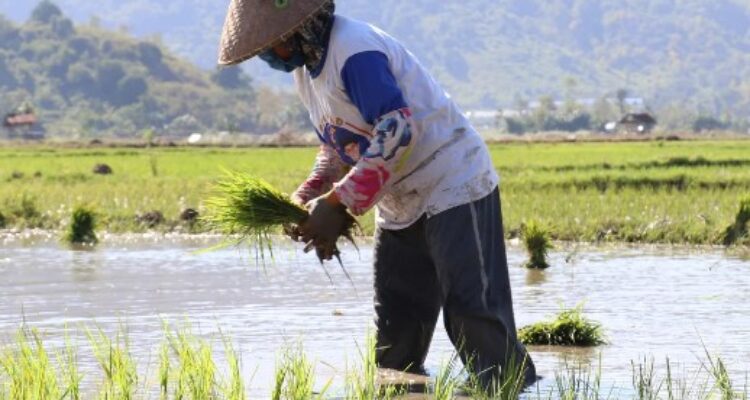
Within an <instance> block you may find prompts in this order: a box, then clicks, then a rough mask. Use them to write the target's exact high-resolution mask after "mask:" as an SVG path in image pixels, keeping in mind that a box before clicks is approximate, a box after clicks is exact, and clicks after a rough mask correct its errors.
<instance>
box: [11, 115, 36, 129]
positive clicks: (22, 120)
mask: <svg viewBox="0 0 750 400" xmlns="http://www.w3.org/2000/svg"><path fill="white" fill-rule="evenodd" d="M36 123H37V118H36V114H34V113H23V114H21V113H10V114H7V115H6V116H5V119H4V120H3V126H4V127H6V128H8V129H17V128H31V127H32V126H34V125H36Z"/></svg>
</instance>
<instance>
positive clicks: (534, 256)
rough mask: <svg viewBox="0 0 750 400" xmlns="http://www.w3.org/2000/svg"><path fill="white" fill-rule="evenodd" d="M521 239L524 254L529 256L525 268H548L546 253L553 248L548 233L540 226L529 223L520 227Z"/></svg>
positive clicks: (532, 222)
mask: <svg viewBox="0 0 750 400" xmlns="http://www.w3.org/2000/svg"><path fill="white" fill-rule="evenodd" d="M521 239H522V240H523V243H524V246H525V247H526V252H527V253H528V254H529V261H528V262H527V263H526V264H525V267H526V268H530V269H547V268H549V267H550V265H549V263H548V262H547V252H548V251H549V250H551V249H552V248H553V247H552V243H551V240H550V237H549V232H547V230H546V229H544V228H543V227H542V226H541V225H540V224H538V223H536V222H534V221H531V222H528V223H525V224H524V225H523V226H521Z"/></svg>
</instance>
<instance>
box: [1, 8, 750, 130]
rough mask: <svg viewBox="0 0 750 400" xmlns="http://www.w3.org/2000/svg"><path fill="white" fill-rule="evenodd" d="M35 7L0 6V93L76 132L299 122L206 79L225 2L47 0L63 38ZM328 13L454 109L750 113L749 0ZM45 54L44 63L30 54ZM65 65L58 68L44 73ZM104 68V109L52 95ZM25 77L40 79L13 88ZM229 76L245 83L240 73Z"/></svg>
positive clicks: (742, 116) (254, 70)
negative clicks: (368, 30)
mask: <svg viewBox="0 0 750 400" xmlns="http://www.w3.org/2000/svg"><path fill="white" fill-rule="evenodd" d="M34 3H35V2H34V1H33V0H32V1H29V2H25V1H23V2H18V1H13V0H0V12H7V13H8V14H9V15H12V16H13V18H14V19H15V20H16V21H19V20H20V21H21V22H16V23H15V25H14V24H12V23H10V22H8V21H2V22H0V32H2V33H1V34H2V35H4V36H3V40H2V42H1V43H0V48H1V49H0V51H1V52H2V53H0V54H2V56H0V86H4V88H3V89H0V90H3V91H6V92H7V91H8V88H9V87H11V88H13V91H18V90H26V91H27V92H30V93H32V94H33V96H34V98H35V102H36V103H37V104H38V105H42V106H44V105H47V106H49V107H47V108H49V109H60V107H61V104H63V103H64V104H69V105H71V106H74V107H80V108H82V109H83V110H85V111H86V112H90V113H91V114H92V115H91V116H88V117H87V120H89V121H94V122H91V123H89V124H87V125H86V126H90V127H91V128H92V129H98V128H101V127H105V128H106V127H107V125H108V124H111V123H115V125H123V126H125V127H127V124H124V123H122V122H117V120H122V119H126V120H127V119H128V118H127V115H132V114H133V113H141V114H145V113H146V111H145V110H148V114H149V117H148V118H147V119H145V120H143V121H139V122H137V123H136V124H135V125H137V126H136V128H139V129H140V128H142V127H145V126H150V125H153V126H168V125H169V124H170V123H171V122H172V121H174V120H175V119H176V118H179V117H181V116H185V115H189V116H193V117H194V118H195V119H197V120H198V121H199V123H200V125H203V126H206V127H210V128H221V127H224V128H227V127H229V128H232V127H237V126H239V127H241V128H242V130H253V131H258V130H259V129H261V130H262V129H270V128H269V126H271V127H277V126H278V125H280V124H281V125H283V124H285V123H287V122H285V121H288V120H289V119H290V118H291V119H292V120H294V121H297V122H295V123H297V124H298V123H299V121H300V120H301V119H303V118H304V117H303V115H304V114H303V113H300V112H299V109H298V105H294V106H293V107H291V109H283V110H279V104H287V103H289V101H286V100H289V98H288V97H285V98H284V99H283V100H284V101H281V100H279V98H278V95H272V96H271V99H270V100H268V101H266V102H265V103H266V104H265V105H263V104H259V103H263V101H262V100H263V99H261V98H259V99H258V100H259V101H257V102H253V99H252V91H250V90H249V89H248V90H245V89H239V90H235V91H230V90H225V89H224V88H222V87H221V86H220V85H216V84H215V82H216V80H215V79H214V80H212V79H211V73H212V72H204V71H214V64H215V60H216V53H217V43H218V38H219V32H220V29H221V25H222V22H223V18H224V14H225V12H226V5H227V3H228V0H216V1H213V2H206V1H203V0H181V1H176V0H163V1H159V2H156V1H153V0H127V1H116V0H100V1H97V2H91V1H88V0H57V2H56V3H58V4H59V5H60V6H61V8H62V9H63V10H64V11H65V12H66V14H67V13H69V14H70V15H71V18H72V19H73V20H75V21H78V25H77V26H76V27H75V28H73V29H72V32H69V31H70V30H71V29H69V28H70V26H69V24H65V23H63V24H62V25H60V23H57V24H54V23H53V24H49V23H43V22H34V21H33V19H32V21H31V22H27V21H26V18H28V17H27V16H28V15H29V13H30V12H31V10H32V7H34V6H35V4H34ZM102 10H107V11H106V12H102ZM338 10H339V13H341V14H345V15H349V16H352V17H355V18H359V19H363V20H366V21H370V22H373V23H374V24H376V25H379V26H380V27H382V28H384V29H385V30H387V31H388V32H390V33H391V34H393V35H394V36H395V37H397V38H398V39H400V40H402V41H403V42H405V43H406V44H407V46H408V47H409V48H410V49H411V50H412V51H413V52H414V53H415V54H416V55H417V56H418V57H419V58H420V60H421V61H422V62H423V63H424V64H425V65H426V66H427V67H428V68H429V69H430V70H431V71H432V72H433V73H434V74H435V75H436V77H437V78H438V80H439V81H440V82H441V83H443V84H444V86H445V87H446V89H447V90H448V91H449V92H450V93H451V94H452V95H453V96H454V97H455V98H456V99H457V100H458V102H459V103H460V105H461V106H462V107H463V108H464V109H475V108H491V109H494V108H501V107H502V108H506V109H507V108H517V107H518V106H519V105H520V104H524V103H527V102H529V101H532V102H533V101H537V100H540V98H542V97H544V96H548V97H547V98H546V99H545V101H549V100H558V101H564V100H566V99H567V100H570V99H591V101H595V100H600V99H601V98H602V97H610V98H611V97H614V94H615V93H616V91H618V90H619V89H627V90H628V92H629V93H630V95H631V96H634V97H640V98H643V99H644V100H645V104H646V105H647V106H648V107H649V108H650V109H651V110H652V111H654V112H655V113H656V114H657V117H658V118H659V121H660V122H663V124H661V126H662V127H665V126H666V127H668V128H678V129H684V128H690V127H691V126H692V125H693V123H694V122H695V121H697V120H701V118H702V119H703V120H705V119H706V117H707V116H710V117H713V118H717V119H719V120H721V121H722V122H731V123H732V124H731V126H740V127H745V126H747V121H748V117H750V115H749V114H750V111H748V110H750V1H748V0H716V1H711V2H708V1H705V0H681V1H674V0H627V1H614V0H548V1H541V0H475V1H472V2H469V3H467V2H462V1H457V0H445V1H441V2H437V3H436V2H432V1H430V2H428V1H425V0H417V1H411V2H401V1H396V0H381V1H380V2H378V3H377V4H376V5H373V3H372V2H370V1H365V0H340V1H338ZM63 19H64V18H63ZM91 21H93V22H94V23H92V22H91ZM96 26H102V27H106V28H107V29H110V30H116V31H118V32H119V33H116V34H115V33H111V32H105V31H104V30H103V29H102V28H97V27H96ZM44 32H46V33H44ZM124 32H130V34H132V35H134V37H142V38H144V37H145V38H148V37H159V38H161V42H160V43H162V45H155V44H154V43H153V42H142V41H137V40H135V39H133V38H132V37H129V36H127V35H126V34H125V33H124ZM8 38H14V39H13V40H9V39H8ZM79 42H87V43H89V44H92V46H93V47H94V48H95V49H96V52H95V53H86V54H91V55H92V56H94V57H87V58H81V54H82V53H81V50H82V49H83V48H81V47H76V46H79V45H81V44H80V43H79ZM107 43H116V44H117V45H116V46H110V45H107ZM140 47H143V48H144V49H147V50H139V48H140ZM21 48H23V49H21ZM127 48H129V49H130V50H127ZM154 48H156V49H158V51H159V52H160V53H161V60H162V61H161V64H159V63H156V64H154V62H157V61H159V59H158V57H157V58H155V59H148V57H147V56H145V55H144V54H141V52H142V51H145V52H146V53H149V52H150V53H152V54H156V52H154V51H153V49H154ZM19 49H20V53H18V51H19ZM148 49H151V50H148ZM166 49H170V50H171V52H174V53H171V52H170V51H167V50H166ZM45 52H46V53H45ZM46 54H50V55H52V56H53V57H51V58H48V57H42V58H39V55H46ZM172 54H176V55H178V56H180V57H183V58H184V59H186V60H189V61H191V62H192V63H193V64H194V65H199V66H200V67H201V68H202V69H203V70H204V71H201V70H200V69H198V68H194V67H192V66H190V65H188V64H187V63H185V62H180V61H179V60H178V59H177V58H176V57H175V56H174V55H172ZM35 57H37V58H35ZM144 57H145V58H144ZM55 60H57V61H55ZM68 61H72V63H70V65H69V66H68V67H64V66H62V65H61V66H55V65H53V64H54V63H55V62H63V64H65V63H67V62H68ZM108 63H115V64H120V65H121V66H123V68H124V69H125V72H126V74H125V75H126V76H127V77H128V80H127V82H125V81H123V82H122V89H123V90H125V89H126V88H129V89H130V90H131V91H130V92H127V91H126V90H125V91H120V92H118V91H116V90H114V89H113V88H112V87H110V88H107V89H106V90H102V89H103V88H102V87H100V88H99V90H100V92H102V91H103V92H104V93H106V96H107V97H109V96H114V97H112V98H109V99H108V101H104V102H101V101H100V100H101V99H100V97H101V96H94V95H93V94H96V93H92V92H86V91H84V92H81V91H77V90H74V91H73V92H74V93H68V92H65V93H62V94H56V93H54V92H55V90H54V88H55V87H58V86H56V85H57V83H59V82H62V83H66V82H67V84H70V83H71V82H70V78H76V77H78V78H80V79H82V80H83V81H82V82H83V83H85V82H87V81H88V78H92V79H94V80H96V79H99V78H101V76H99V75H98V74H99V72H98V70H97V69H94V68H92V65H91V64H96V65H97V66H98V67H97V68H99V67H104V66H105V64H108ZM162 66H167V67H166V69H167V70H168V71H169V72H166V71H165V70H164V69H163V68H162ZM58 67H59V68H58ZM61 68H62V69H61ZM66 68H67V69H66ZM115 68H116V67H115ZM63 69H64V71H63ZM105 69H106V68H105ZM81 70H84V71H85V72H82V71H81ZM244 70H245V71H248V72H249V75H251V76H252V78H253V84H254V85H255V86H256V87H257V88H258V92H261V89H260V88H261V87H262V86H267V85H271V86H276V87H278V86H279V85H281V86H284V85H289V82H290V80H289V77H288V76H287V75H283V74H280V73H277V72H273V71H271V70H270V69H269V68H266V67H265V66H263V65H260V64H259V63H258V62H251V63H249V64H248V65H246V66H245V67H244ZM23 71H35V72H33V73H29V72H23ZM55 71H56V72H55ZM71 71H72V72H71ZM63 72H64V75H65V76H63ZM115 72H118V71H115ZM105 73H106V71H105ZM24 74H25V75H24ZM170 74H172V75H170ZM68 75H70V76H68ZM235 75H236V73H235ZM9 76H12V77H11V78H9ZM28 76H31V78H28ZM102 76H105V75H102ZM139 77H140V78H143V79H144V80H145V81H146V83H147V86H148V89H147V90H146V91H145V92H144V93H143V94H142V95H141V96H139V97H138V98H139V100H138V102H137V103H135V104H141V105H147V106H144V107H145V110H141V111H138V110H137V107H138V106H137V105H131V104H126V105H123V102H125V103H127V102H128V101H129V100H132V97H133V96H134V95H135V94H138V93H139V92H141V91H142V87H143V85H141V83H142V82H141V81H140V80H139V79H138V78H139ZM29 79H31V80H34V81H38V82H35V84H34V85H33V86H29V85H28V84H26V83H24V84H21V83H23V82H27V81H28V80H29ZM233 79H239V80H241V81H243V82H247V77H240V76H235V77H234V78H233ZM230 80H231V79H230ZM104 81H107V82H109V80H107V79H104ZM9 83H10V85H9ZM126 83H127V85H126ZM74 86H75V85H74ZM105 86H106V85H105ZM62 87H66V86H65V85H63V86H62ZM241 87H242V86H241ZM286 87H287V88H288V87H289V86H286ZM92 89H93V87H92ZM265 92H267V91H265ZM118 93H119V94H118ZM101 94H102V93H99V95H101ZM118 96H121V97H118ZM238 96H239V98H238ZM7 97H8V96H7V95H6V96H4V98H3V99H1V100H0V101H3V102H6V101H7V100H6V98H7ZM19 97H23V96H20V95H14V96H10V98H11V99H17V98H19ZM76 99H84V100H85V101H78V100H76ZM186 99H190V101H189V102H188V101H186ZM599 103H600V104H602V102H601V100H600V101H599ZM0 105H4V103H3V104H0ZM589 107H590V108H592V107H594V105H593V104H591V103H589ZM235 109H236V110H235ZM155 110H156V111H155ZM248 110H250V111H248ZM264 110H265V111H264ZM590 112H591V113H592V114H593V113H594V112H593V110H590ZM128 113H129V114H128ZM264 113H265V115H262V114H264ZM66 114H69V113H66ZM84 114H85V113H84ZM75 115H77V116H80V115H81V112H78V111H76V113H75ZM102 116H107V117H106V118H100V117H102ZM121 117H122V118H121ZM130 119H132V118H130ZM594 119H595V120H596V117H595V116H594ZM62 120H63V122H64V123H65V124H67V125H75V124H76V123H77V122H76V121H75V119H74V120H70V118H63V119H62ZM113 121H115V122H113ZM181 121H182V122H183V123H185V122H191V121H192V119H191V118H188V117H185V118H183V119H182V120H181ZM178 122H180V121H178ZM187 125H190V124H187ZM66 129H67V128H66ZM108 129H110V130H111V129H113V128H108ZM742 129H745V128H742ZM67 130H69V129H67ZM126 130H127V129H126ZM229 130H231V129H229Z"/></svg>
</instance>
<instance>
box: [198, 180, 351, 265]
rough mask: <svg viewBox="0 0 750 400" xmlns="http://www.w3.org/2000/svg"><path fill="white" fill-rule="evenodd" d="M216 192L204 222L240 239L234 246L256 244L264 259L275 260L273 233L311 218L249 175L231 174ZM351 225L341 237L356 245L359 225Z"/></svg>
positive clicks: (210, 201)
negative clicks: (356, 229)
mask: <svg viewBox="0 0 750 400" xmlns="http://www.w3.org/2000/svg"><path fill="white" fill-rule="evenodd" d="M216 188H217V190H218V192H219V193H220V195H218V196H216V197H212V198H210V199H209V200H207V201H206V206H207V208H208V210H209V212H208V216H207V217H205V218H204V220H205V221H206V222H208V224H209V226H211V227H213V228H214V229H217V230H219V231H221V232H223V233H225V234H228V235H237V236H238V239H236V241H234V243H233V244H242V243H251V244H253V245H254V246H255V249H256V251H257V253H258V254H259V256H260V257H261V258H262V259H265V252H266V251H268V252H269V253H270V254H271V256H273V251H272V248H271V239H270V234H271V233H273V232H274V231H278V230H279V228H281V227H283V226H286V225H297V224H300V223H302V222H303V221H304V220H305V219H306V218H307V217H308V215H309V214H308V212H307V210H305V209H304V208H303V207H301V206H300V205H297V204H295V203H294V202H293V201H292V200H291V198H290V197H289V195H287V194H285V193H283V192H281V191H279V190H277V189H276V188H274V187H273V186H271V185H270V184H269V183H267V182H266V181H264V180H262V179H259V178H255V177H252V176H250V175H247V174H243V173H239V172H230V171H227V172H226V175H225V177H224V179H223V180H221V181H219V182H218V184H217V185H216ZM348 222H349V223H348V225H346V226H345V228H344V231H343V232H341V236H343V237H345V238H347V239H349V240H350V241H353V230H354V227H355V225H356V221H355V220H354V218H350V219H349V221H348Z"/></svg>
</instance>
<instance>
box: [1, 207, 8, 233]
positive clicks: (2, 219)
mask: <svg viewBox="0 0 750 400" xmlns="http://www.w3.org/2000/svg"><path fill="white" fill-rule="evenodd" d="M6 224H7V221H6V220H5V215H3V213H2V211H0V229H3V228H5V225H6Z"/></svg>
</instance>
